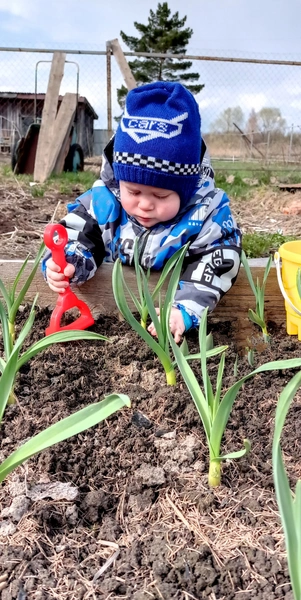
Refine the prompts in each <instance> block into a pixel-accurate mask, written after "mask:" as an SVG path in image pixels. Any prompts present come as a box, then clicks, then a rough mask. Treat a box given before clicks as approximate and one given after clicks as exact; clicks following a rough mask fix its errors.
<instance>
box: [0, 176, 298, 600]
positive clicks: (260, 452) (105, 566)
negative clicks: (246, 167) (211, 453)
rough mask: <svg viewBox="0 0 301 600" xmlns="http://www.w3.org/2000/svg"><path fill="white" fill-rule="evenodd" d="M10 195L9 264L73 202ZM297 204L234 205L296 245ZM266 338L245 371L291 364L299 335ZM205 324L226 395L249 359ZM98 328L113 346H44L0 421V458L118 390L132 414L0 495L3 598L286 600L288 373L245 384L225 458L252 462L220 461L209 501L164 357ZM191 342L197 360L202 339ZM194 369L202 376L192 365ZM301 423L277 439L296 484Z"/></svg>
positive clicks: (120, 332)
mask: <svg viewBox="0 0 301 600" xmlns="http://www.w3.org/2000/svg"><path fill="white" fill-rule="evenodd" d="M19 187H20V184H18V182H11V184H10V186H5V185H4V184H3V183H1V188H0V203H1V209H2V215H3V216H4V217H5V218H3V219H2V221H1V223H2V225H1V227H2V228H3V229H2V232H1V236H0V256H1V257H3V258H12V257H14V258H16V257H21V258H24V256H25V254H26V252H27V253H28V252H29V253H32V256H33V255H34V253H35V251H36V249H37V247H38V244H39V243H40V235H41V234H42V232H43V228H44V226H45V224H46V223H47V222H48V221H49V220H50V219H51V218H52V216H53V215H54V218H55V220H57V219H58V218H60V216H62V214H63V213H64V210H65V204H66V200H67V198H66V196H65V197H64V196H62V195H61V194H59V193H58V192H57V191H56V190H53V191H51V192H47V194H46V195H44V196H41V197H39V196H36V197H32V196H31V193H30V189H28V190H27V189H26V190H25V191H24V188H23V187H22V186H21V187H20V189H19ZM80 191H81V190H79V189H74V190H72V192H71V193H70V191H69V192H68V199H71V198H72V199H73V198H74V197H75V196H76V195H77V194H78V193H79V192H80ZM276 193H277V197H275V194H276ZM295 199H296V195H294V197H293V198H292V197H291V195H289V196H287V195H286V193H283V192H281V193H280V192H276V191H275V189H273V188H271V189H265V190H256V192H255V191H254V196H253V199H252V204H251V205H250V199H249V200H248V204H245V211H244V210H243V208H244V206H243V205H244V202H242V201H239V199H238V198H236V199H234V200H233V209H234V212H235V213H236V214H237V215H238V218H239V220H240V221H241V224H242V227H245V228H246V229H248V228H250V227H251V228H252V227H257V226H258V223H259V224H260V223H261V224H262V223H263V222H264V225H266V226H267V227H270V226H271V229H270V231H275V228H276V230H277V227H278V225H279V228H280V227H281V229H283V230H284V228H286V233H287V234H290V233H295V232H296V229H293V228H294V227H295V228H296V217H295V216H293V217H291V216H290V215H285V214H284V213H283V212H281V210H280V208H282V207H283V206H284V205H285V204H287V205H288V204H289V203H290V202H292V200H295ZM59 200H61V204H58V202H59ZM250 206H251V208H250ZM277 207H278V208H277ZM269 211H270V212H269ZM267 213H268V215H267ZM256 216H257V218H256ZM266 216H268V218H267V219H265V220H264V221H263V218H264V217H266ZM274 218H275V219H276V223H274V222H272V221H271V219H274ZM255 222H256V223H257V225H255ZM289 223H290V224H291V226H290V225H289ZM248 230H250V229H248ZM25 247H26V252H25V253H24V249H25ZM27 312H28V308H27V307H25V308H24V312H23V313H22V314H20V315H19V317H18V319H19V325H20V323H21V322H23V320H24V319H25V318H26V315H27ZM49 316H50V315H49V313H48V312H47V310H46V309H38V310H37V315H36V320H35V327H34V330H33V331H32V333H31V338H30V340H29V341H28V343H30V342H32V341H34V340H38V339H40V338H41V337H42V336H43V334H44V330H45V327H46V326H47V325H48V323H49ZM254 327H255V326H254ZM269 327H270V333H271V343H270V344H269V345H267V346H265V347H264V346H263V345H262V344H261V346H260V350H261V352H260V353H259V352H256V353H255V357H254V361H255V362H254V367H255V366H257V365H259V364H262V363H264V362H267V361H269V360H278V359H283V358H292V357H294V356H299V355H300V343H299V342H298V341H297V340H296V338H295V337H289V336H287V335H286V333H285V330H284V328H280V329H276V328H275V327H274V326H273V324H272V323H270V324H269ZM209 328H210V330H211V331H212V333H213V338H214V343H215V345H219V344H225V343H226V344H228V346H229V348H228V351H227V359H226V371H225V377H224V381H223V388H224V389H227V388H228V387H229V386H230V385H231V384H232V383H233V382H234V381H235V378H234V374H235V370H236V369H237V371H238V377H242V376H243V375H244V374H245V373H248V372H250V370H251V367H250V365H249V363H248V358H247V357H246V356H245V357H243V356H240V357H239V358H238V362H237V348H236V345H235V337H234V335H233V332H232V329H231V323H223V324H222V325H221V324H216V323H213V322H211V321H209ZM92 330H93V331H96V332H98V333H101V334H103V335H107V336H108V337H109V338H110V340H111V343H109V342H93V343H88V342H77V343H73V344H64V345H57V346H53V347H51V348H49V349H48V350H46V351H45V352H44V353H42V354H40V355H38V356H37V357H36V358H34V359H32V360H31V361H30V362H29V363H28V365H26V366H24V367H23V368H22V370H21V373H20V375H19V377H18V380H17V385H16V390H15V391H16V395H17V403H16V404H15V405H11V406H9V407H8V408H7V410H6V412H5V416H4V419H3V423H2V426H1V450H0V454H1V458H4V457H6V456H8V455H9V454H10V453H11V452H12V451H13V450H14V449H15V448H16V447H17V446H18V445H19V444H21V443H22V442H24V441H25V440H26V439H28V438H30V437H31V436H33V435H34V434H35V433H38V432H39V431H42V430H43V429H44V428H45V427H46V426H49V425H50V424H51V423H54V422H56V421H58V420H59V419H60V418H63V417H65V416H67V415H69V414H71V413H73V412H75V411H76V410H78V409H80V408H82V407H84V406H86V405H87V404H89V403H93V402H96V401H97V400H100V399H101V398H103V397H104V396H105V395H108V394H110V393H112V392H114V391H115V392H118V393H125V394H128V395H129V397H130V398H131V403H132V406H131V408H130V409H128V408H124V409H122V410H121V411H120V412H119V413H116V414H115V415H113V416H111V417H110V418H109V419H107V420H106V421H105V422H104V423H102V424H100V425H98V426H96V427H93V428H92V429H89V430H87V431H86V432H84V433H81V434H80V435H78V436H75V437H73V438H72V439H71V440H68V441H65V442H62V443H60V444H58V445H57V446H54V447H53V448H51V449H48V450H46V451H44V452H43V453H41V454H40V455H38V456H36V457H34V458H32V459H30V460H29V461H28V462H27V463H26V464H25V465H24V466H23V467H19V468H18V469H17V470H16V471H15V472H13V473H12V474H11V475H10V476H8V477H7V480H6V481H5V482H4V483H3V484H2V487H1V488H0V546H1V550H0V552H1V563H0V590H2V591H0V594H1V600H40V599H41V600H42V599H43V600H48V599H52V598H53V599H58V600H63V599H66V600H80V599H85V600H86V599H88V598H92V599H93V598H94V599H100V600H105V599H107V600H109V599H110V600H115V599H119V598H120V599H121V598H126V599H133V600H149V599H155V600H157V599H158V600H159V599H164V600H171V599H173V598H177V599H179V600H189V599H197V600H198V599H201V598H208V599H209V600H232V599H233V600H234V599H235V600H237V599H240V598H241V599H244V600H251V599H259V600H274V599H278V598H285V599H286V600H293V595H292V592H291V588H290V584H289V576H288V571H287V566H286V558H285V548H284V541H283V533H282V528H281V525H280V520H279V515H278V509H277V504H276V501H275V494H274V487H273V478H272V468H271V441H272V435H273V426H274V415H275V407H276V403H277V399H278V397H279V393H280V392H281V390H282V389H283V387H284V385H285V384H286V383H287V382H288V381H289V379H290V378H291V376H292V374H293V373H292V372H285V371H274V372H271V373H266V374H261V375H256V377H254V378H252V379H251V380H249V381H248V382H247V383H245V384H244V386H243V388H242V390H241V392H240V393H239V395H238V397H237V400H236V402H235V404H234V409H233V411H232V414H231V417H230V420H229V423H228V425H227V428H226V433H225V436H224V439H223V444H222V451H223V453H226V452H230V451H234V450H238V449H240V448H241V447H242V442H243V439H245V438H248V439H249V440H250V442H251V451H250V453H249V454H248V455H247V456H246V457H244V458H242V459H239V460H236V461H228V462H226V463H225V464H224V466H223V473H222V485H221V486H220V487H219V488H217V489H215V490H212V489H211V490H210V489H209V488H208V484H207V469H208V450H207V446H206V440H205V436H204V433H203V430H202V425H201V421H200V419H199V416H198V413H197V411H196V408H195V406H194V404H193V401H192V399H191V398H190V395H189V392H188V391H187V389H186V387H185V384H184V382H183V380H182V378H181V376H180V374H179V373H177V386H175V387H172V386H167V385H166V383H165V376H164V373H163V369H162V367H161V365H160V363H159V362H158V360H157V359H156V358H154V356H153V354H152V353H151V351H150V350H149V349H148V348H147V346H146V345H145V344H144V342H142V341H141V340H140V338H139V337H138V336H137V335H136V334H135V333H134V332H133V331H131V329H130V327H129V326H128V325H127V324H126V323H124V322H123V323H122V322H120V321H119V320H118V318H117V316H116V317H110V318H109V317H105V316H103V317H100V318H99V319H98V320H97V322H96V323H95V325H94V326H93V327H92ZM254 336H256V329H254ZM187 341H188V345H189V349H190V350H191V352H193V351H196V350H197V343H198V340H197V334H196V332H190V333H189V334H188V336H187ZM258 348H259V346H258ZM217 366H218V358H213V359H210V361H209V374H210V376H212V378H214V376H215V375H216V372H217ZM193 368H194V369H195V370H196V373H198V368H199V367H198V364H197V363H194V365H193ZM300 421H301V394H299V393H298V394H297V395H296V399H295V402H294V408H293V410H291V411H290V413H289V416H288V419H287V423H286V426H285V431H284V434H283V451H284V456H285V461H286V465H287V468H288V472H289V476H290V480H291V485H292V486H294V484H295V482H296V480H297V478H299V477H301V446H300V444H299V432H300V424H301V423H300Z"/></svg>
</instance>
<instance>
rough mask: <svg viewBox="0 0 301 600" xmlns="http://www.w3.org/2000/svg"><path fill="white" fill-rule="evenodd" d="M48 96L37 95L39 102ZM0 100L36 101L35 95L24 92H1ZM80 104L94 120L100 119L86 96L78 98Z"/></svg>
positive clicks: (61, 97) (61, 98)
mask: <svg viewBox="0 0 301 600" xmlns="http://www.w3.org/2000/svg"><path fill="white" fill-rule="evenodd" d="M45 96H46V94H37V95H36V99H37V100H45ZM0 98H7V99H8V100H10V99H11V100H34V98H35V94H34V93H23V92H0ZM62 100H63V96H62V95H60V96H59V102H61V101H62ZM78 103H79V104H84V105H85V107H86V109H87V110H88V112H90V113H91V114H92V116H93V119H98V114H97V113H96V112H95V110H94V108H93V106H91V104H90V102H89V100H87V98H86V97H85V96H79V97H78Z"/></svg>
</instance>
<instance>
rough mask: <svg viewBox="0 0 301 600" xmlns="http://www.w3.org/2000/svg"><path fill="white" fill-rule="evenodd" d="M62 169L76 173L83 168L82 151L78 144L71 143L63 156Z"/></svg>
mask: <svg viewBox="0 0 301 600" xmlns="http://www.w3.org/2000/svg"><path fill="white" fill-rule="evenodd" d="M63 170H64V171H69V172H73V173H77V172H78V171H83V170H84V153H83V149H82V147H81V146H80V145H79V144H71V146H70V148H69V152H68V154H67V156H66V158H65V163H64V169H63Z"/></svg>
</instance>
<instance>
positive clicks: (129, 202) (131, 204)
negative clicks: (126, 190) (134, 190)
mask: <svg viewBox="0 0 301 600" xmlns="http://www.w3.org/2000/svg"><path fill="white" fill-rule="evenodd" d="M121 204H122V207H123V208H124V210H125V211H126V212H127V213H129V214H131V213H132V212H133V211H134V209H135V207H136V206H137V200H136V198H135V196H133V197H127V198H123V199H122V200H121Z"/></svg>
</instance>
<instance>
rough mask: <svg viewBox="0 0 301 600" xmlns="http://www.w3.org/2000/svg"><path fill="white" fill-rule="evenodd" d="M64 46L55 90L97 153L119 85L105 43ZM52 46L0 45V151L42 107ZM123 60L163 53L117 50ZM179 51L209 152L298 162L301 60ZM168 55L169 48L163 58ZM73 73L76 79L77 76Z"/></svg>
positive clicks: (112, 117) (88, 150)
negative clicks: (75, 110) (194, 84)
mask: <svg viewBox="0 0 301 600" xmlns="http://www.w3.org/2000/svg"><path fill="white" fill-rule="evenodd" d="M55 50H56V51H61V52H65V53H66V61H67V62H66V65H65V73H64V77H63V80H62V85H61V94H62V95H63V94H65V93H66V92H76V91H77V87H78V93H79V100H80V102H82V105H83V107H84V109H83V110H85V111H86V112H87V113H89V118H90V119H91V120H92V122H93V125H94V143H93V142H92V143H91V138H88V136H87V140H88V139H90V142H89V143H88V141H87V140H86V142H85V140H84V137H83V135H84V134H83V133H81V135H82V139H81V140H79V141H80V142H82V144H83V146H84V151H85V155H90V156H91V155H95V154H100V153H101V151H102V149H103V146H104V144H105V143H106V141H107V139H108V138H109V137H110V135H111V133H112V130H114V129H116V127H117V121H116V118H118V117H119V116H120V114H121V112H122V111H121V108H120V106H119V105H118V102H117V89H118V88H119V87H121V85H122V84H124V80H123V77H122V74H121V72H120V70H119V67H118V65H117V62H116V61H115V58H114V56H113V55H112V54H111V52H110V51H109V50H107V49H105V50H93V51H86V50H85V51H80V50H68V49H67V50H59V49H55ZM55 50H53V49H48V50H46V49H13V48H5V49H4V48H0V67H1V68H0V153H2V154H5V153H7V154H9V153H10V152H11V151H12V148H13V145H14V143H15V140H16V139H19V138H20V137H22V136H24V135H25V133H26V130H27V128H28V126H29V125H30V124H31V123H32V122H35V121H36V120H39V119H40V118H41V114H42V108H43V99H44V94H45V93H46V90H47V84H48V77H49V72H50V63H51V59H52V55H53V52H54V51H55ZM124 54H125V56H126V58H127V60H133V59H134V58H136V57H138V56H139V57H143V56H152V58H155V59H156V60H158V61H161V60H162V59H164V57H165V55H157V54H137V55H136V54H134V53H132V52H126V51H125V52H124ZM227 54H229V53H226V52H225V53H223V56H217V55H215V56H213V55H212V56H205V55H201V54H193V55H189V54H187V55H185V57H184V56H183V57H179V55H178V57H177V58H178V59H179V58H185V60H187V59H188V60H191V62H192V66H191V69H190V70H191V71H193V72H197V73H199V74H200V78H199V83H202V84H204V88H203V90H202V91H201V92H200V93H199V94H198V95H197V96H196V100H197V102H198V104H199V107H200V112H201V117H202V133H203V136H204V138H205V140H206V142H207V144H208V146H209V150H210V154H211V156H212V158H214V159H216V160H219V161H224V162H225V164H226V163H227V162H228V161H232V162H240V161H243V162H246V161H247V162H250V163H256V164H260V165H261V166H263V165H264V166H267V165H268V164H279V165H282V166H287V167H289V168H292V169H293V168H296V169H298V168H299V166H300V162H301V99H300V98H301V95H300V92H301V78H300V72H301V62H298V61H296V60H288V59H285V60H284V59H283V60H282V59H281V57H280V58H277V59H275V58H273V59H269V58H266V57H265V58H262V57H258V56H257V57H256V56H255V55H248V56H246V55H244V56H238V55H236V56H230V55H227ZM172 56H173V55H169V58H170V57H172ZM77 76H78V80H77Z"/></svg>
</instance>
